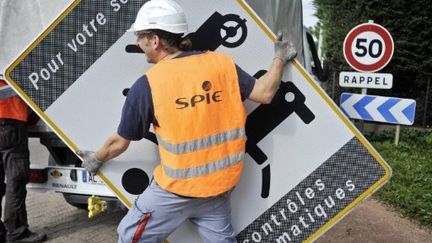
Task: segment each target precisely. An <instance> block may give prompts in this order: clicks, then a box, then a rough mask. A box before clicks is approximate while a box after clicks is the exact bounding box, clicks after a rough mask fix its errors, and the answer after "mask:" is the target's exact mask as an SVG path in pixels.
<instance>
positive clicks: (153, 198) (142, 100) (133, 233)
mask: <svg viewBox="0 0 432 243" xmlns="http://www.w3.org/2000/svg"><path fill="white" fill-rule="evenodd" d="M130 31H133V32H135V34H136V35H137V45H138V46H139V47H140V48H141V49H142V50H143V51H144V53H145V55H146V57H147V61H148V62H149V63H154V64H155V65H154V66H153V67H152V68H151V69H150V70H148V71H147V73H146V74H145V75H143V76H142V77H141V78H140V79H138V80H137V81H136V82H135V84H134V85H133V86H132V87H131V89H130V91H129V93H128V95H127V99H126V102H125V105H124V107H123V112H122V117H121V122H120V125H119V128H118V130H117V132H116V133H114V134H113V135H112V136H111V137H110V138H108V140H107V141H106V142H105V144H104V145H103V146H102V147H101V148H100V149H99V150H98V151H96V152H91V151H79V152H78V154H79V155H81V156H82V157H83V159H84V161H83V166H84V167H86V169H87V170H88V171H90V172H96V171H97V170H98V169H99V168H100V167H101V166H102V164H103V162H105V161H107V160H110V159H112V158H115V157H117V156H118V155H120V154H121V153H123V152H124V151H125V150H126V149H127V148H128V146H129V143H130V141H132V140H140V139H142V138H143V137H144V136H145V135H146V134H148V129H149V127H150V125H151V124H152V125H153V128H154V131H155V133H156V136H157V140H158V144H159V153H160V157H161V163H160V165H159V166H157V168H156V169H155V171H154V181H153V182H152V183H151V185H150V186H149V188H147V189H146V190H145V191H144V193H143V194H142V195H140V196H139V198H138V199H137V200H136V202H135V204H134V206H133V207H132V208H131V209H130V210H129V212H128V214H127V215H126V216H125V217H124V218H123V220H122V222H121V223H120V225H119V227H118V233H119V242H162V241H163V240H164V239H166V238H167V237H168V236H169V234H170V233H172V232H173V231H174V230H175V229H176V228H177V227H179V226H180V225H181V224H182V223H183V222H184V221H185V220H190V221H191V222H192V223H193V224H194V225H196V226H197V229H198V232H199V233H200V235H201V237H202V238H203V240H204V241H205V242H236V239H235V233H234V230H233V227H232V225H231V208H230V203H229V198H230V197H229V196H230V193H231V190H232V189H233V188H234V186H235V185H236V184H237V182H238V181H239V179H240V175H241V172H242V167H243V158H244V154H245V143H246V135H245V123H246V117H247V114H246V111H245V108H244V105H243V100H245V99H246V98H247V99H250V100H252V101H255V102H259V103H270V102H271V101H272V98H273V96H274V95H275V93H276V91H277V89H278V88H279V84H280V81H281V78H282V72H283V68H284V66H285V64H286V63H287V62H288V61H289V60H291V59H292V58H294V57H295V55H296V52H295V49H294V48H293V46H292V44H291V43H290V42H289V41H288V40H287V39H283V38H282V36H279V38H278V40H277V41H276V42H275V51H276V55H275V58H274V59H273V62H272V64H271V67H270V69H269V71H268V72H267V73H266V74H265V75H264V76H262V77H261V78H259V79H258V80H255V78H253V77H251V76H250V75H249V74H247V73H245V72H244V71H243V70H242V69H241V68H240V67H238V66H237V65H236V64H235V63H234V61H233V59H232V58H231V57H229V56H226V55H223V54H220V53H216V52H210V51H207V52H198V51H187V49H188V45H187V40H185V39H183V38H182V36H183V34H185V33H186V32H187V23H186V17H185V15H184V12H183V9H182V8H181V7H180V5H178V4H177V3H176V2H174V1H172V0H151V1H148V2H147V3H145V4H144V5H143V7H142V8H141V9H140V11H139V12H138V15H137V18H136V21H135V23H134V24H133V26H132V28H131V30H130Z"/></svg>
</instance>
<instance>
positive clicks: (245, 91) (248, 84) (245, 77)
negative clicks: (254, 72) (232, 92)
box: [236, 65, 256, 101]
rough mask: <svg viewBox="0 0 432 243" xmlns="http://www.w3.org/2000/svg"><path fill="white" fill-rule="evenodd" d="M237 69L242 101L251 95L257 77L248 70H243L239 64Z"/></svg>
mask: <svg viewBox="0 0 432 243" xmlns="http://www.w3.org/2000/svg"><path fill="white" fill-rule="evenodd" d="M236 70H237V76H238V80H239V85H240V94H241V99H242V101H244V100H246V99H247V98H248V97H249V95H250V93H251V92H252V89H253V87H254V85H255V81H256V79H255V78H254V77H252V76H250V75H249V74H248V73H247V72H245V71H243V69H241V68H240V67H239V66H237V65H236Z"/></svg>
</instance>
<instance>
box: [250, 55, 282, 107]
mask: <svg viewBox="0 0 432 243" xmlns="http://www.w3.org/2000/svg"><path fill="white" fill-rule="evenodd" d="M284 66H285V63H284V62H283V60H281V59H279V58H274V59H273V61H272V64H271V66H270V69H269V70H268V71H267V73H265V74H264V75H263V76H262V77H260V78H259V79H258V80H257V82H260V84H259V85H260V86H262V90H261V91H262V93H263V94H264V97H265V99H264V103H270V102H271V101H272V100H273V97H274V95H275V94H276V92H277V90H278V89H279V85H280V82H281V79H282V74H283V69H284Z"/></svg>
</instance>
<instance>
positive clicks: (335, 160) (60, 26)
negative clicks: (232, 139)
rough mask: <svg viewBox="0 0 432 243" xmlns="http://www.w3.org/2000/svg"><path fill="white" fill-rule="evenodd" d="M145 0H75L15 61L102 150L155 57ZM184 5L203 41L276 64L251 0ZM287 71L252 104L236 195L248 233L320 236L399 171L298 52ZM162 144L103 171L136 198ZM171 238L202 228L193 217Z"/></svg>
mask: <svg viewBox="0 0 432 243" xmlns="http://www.w3.org/2000/svg"><path fill="white" fill-rule="evenodd" d="M144 2H145V1H144V0H142V1H138V0H137V1H123V0H118V1H117V0H111V1H102V0H100V1H96V0H82V1H75V2H73V3H72V4H71V5H70V6H69V8H68V9H67V10H66V11H65V12H64V13H63V14H62V15H61V16H60V17H59V18H58V19H57V20H56V21H55V22H54V23H53V24H52V25H51V26H50V27H49V28H48V29H47V30H46V31H45V32H44V33H43V34H42V35H41V36H40V37H39V38H38V39H37V40H36V41H35V42H34V43H33V44H32V45H31V46H30V47H29V48H28V49H27V50H25V51H24V52H23V54H22V55H21V56H20V57H19V58H18V59H17V60H16V61H15V62H14V63H13V64H12V65H11V66H10V67H9V68H8V69H7V72H6V78H7V80H8V82H9V83H10V84H11V85H12V86H13V87H14V89H15V90H17V91H18V92H19V95H20V96H21V97H23V98H24V99H25V100H26V101H27V102H28V103H29V104H30V105H31V106H32V108H33V109H34V110H36V111H37V112H38V114H39V115H40V116H41V117H42V118H43V119H44V120H45V121H46V122H47V124H49V125H50V126H51V127H52V128H53V130H54V131H55V132H56V133H57V134H58V135H59V136H60V137H61V138H62V139H63V140H64V141H65V142H66V144H67V145H68V146H69V147H70V148H71V149H72V150H74V151H76V150H77V149H78V148H80V149H87V150H95V149H97V148H98V147H99V146H100V145H101V144H102V142H104V140H105V139H106V138H107V137H108V136H109V135H110V134H112V133H113V132H115V131H116V129H117V125H118V123H119V119H120V115H121V108H122V105H123V103H124V101H125V94H126V93H127V89H128V88H129V87H130V86H131V85H132V84H133V82H134V81H135V80H136V79H137V78H138V77H140V76H141V75H143V73H144V72H145V71H146V70H147V69H148V68H149V67H150V65H148V64H147V63H146V61H145V60H146V59H145V57H144V55H143V54H142V53H136V51H137V50H136V48H134V46H133V45H134V43H135V37H134V35H133V34H132V33H126V29H128V28H129V27H130V25H131V24H132V22H133V21H134V18H135V15H136V13H137V11H138V9H139V7H140V6H141V5H142V4H143V3H144ZM179 3H180V4H181V5H182V6H183V7H184V9H185V11H186V15H187V16H188V21H189V23H190V31H191V33H190V36H191V37H192V39H194V41H195V43H194V45H195V47H197V48H198V49H203V50H205V49H207V50H216V51H219V52H224V53H227V54H230V55H232V56H233V57H234V58H235V60H236V63H237V64H238V65H239V66H240V67H242V68H243V69H244V70H246V71H247V72H249V73H250V74H252V75H255V76H256V77H259V76H260V75H263V74H264V73H265V70H267V68H268V67H269V64H270V62H271V60H272V58H273V56H274V50H273V41H274V39H275V37H274V34H273V33H271V31H269V29H268V28H267V27H266V26H265V25H264V24H263V23H262V22H261V21H260V20H259V18H258V17H257V16H255V15H254V13H253V11H251V10H250V9H249V7H248V6H247V5H246V3H245V2H244V1H243V0H238V1H234V0H208V1H196V0H179ZM282 81H283V83H282V84H281V87H280V90H279V92H278V94H277V95H276V97H275V99H274V101H273V103H272V104H270V105H257V104H255V103H252V102H246V106H247V109H248V112H249V116H248V120H247V125H246V126H247V136H248V142H247V156H246V159H245V160H246V161H245V168H244V173H243V176H242V178H241V181H240V183H239V185H238V186H237V187H236V188H235V190H234V192H233V196H232V208H233V210H232V214H233V215H232V216H233V222H234V227H235V230H236V231H237V233H238V236H237V237H238V240H239V242H299V241H304V240H307V241H310V240H313V239H316V238H317V237H318V236H319V235H320V234H322V233H323V232H324V231H325V230H327V229H328V228H329V227H330V226H332V225H334V224H335V223H336V222H337V221H338V220H339V219H340V218H341V217H343V216H344V215H346V214H347V212H348V211H349V210H351V209H352V208H353V207H354V206H355V205H357V204H358V203H359V202H360V201H361V200H362V199H364V198H365V197H366V196H368V195H369V194H371V193H372V192H373V191H375V190H376V189H377V188H379V187H380V186H381V185H383V183H384V182H385V181H386V180H387V179H388V178H389V177H390V174H391V171H390V168H389V167H388V165H387V164H386V163H385V161H384V160H383V159H382V158H381V157H380V156H379V154H378V153H377V152H376V151H375V150H374V149H373V148H372V146H371V145H370V144H369V143H368V142H367V141H366V139H365V138H364V137H363V136H362V135H361V134H360V133H359V132H358V131H357V129H356V128H355V127H354V126H353V125H352V124H351V123H350V122H349V120H348V119H347V118H346V117H345V116H344V115H343V113H342V112H341V111H340V110H339V108H338V107H337V105H335V104H334V103H333V101H332V100H331V99H330V98H329V97H328V96H327V95H326V94H325V93H324V91H323V90H322V89H321V88H320V87H319V86H318V85H317V84H316V82H314V81H313V80H312V79H311V77H310V76H309V75H308V74H307V73H306V71H305V70H304V69H303V68H302V67H301V66H300V65H299V64H298V62H297V61H292V63H290V64H289V65H287V68H286V71H285V74H284V76H283V80H282ZM167 88H169V87H167ZM228 117H229V115H227V118H228ZM156 149H157V148H156V145H155V144H154V137H152V136H150V137H149V138H148V139H143V140H142V141H139V142H134V143H132V144H131V146H130V148H129V150H128V151H127V152H126V153H125V154H122V155H121V156H120V157H119V158H117V159H115V160H113V161H110V162H108V163H107V164H106V165H104V167H103V168H102V170H101V171H100V173H99V175H100V176H101V178H103V180H104V182H105V183H106V184H107V185H108V186H109V187H110V188H111V189H112V190H113V192H114V193H115V194H116V195H117V196H118V197H119V199H120V200H121V201H122V202H123V203H124V204H125V205H127V206H131V205H132V203H133V201H134V199H135V198H136V197H137V195H139V194H140V193H141V192H142V191H143V190H145V189H146V187H147V186H148V183H149V180H150V178H151V174H152V170H153V168H154V167H155V165H156V164H157V163H158V160H159V158H158V156H157V152H156ZM168 240H169V241H170V242H199V237H198V234H197V233H196V232H195V230H194V229H193V227H191V225H184V226H182V227H181V228H180V229H178V230H177V231H176V232H174V233H173V234H172V235H171V236H170V237H169V239H168Z"/></svg>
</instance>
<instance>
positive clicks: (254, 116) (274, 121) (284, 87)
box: [122, 12, 315, 198]
mask: <svg viewBox="0 0 432 243" xmlns="http://www.w3.org/2000/svg"><path fill="white" fill-rule="evenodd" d="M247 33H248V31H247V25H246V19H242V18H241V17H240V16H238V15H236V14H227V15H221V14H220V13H219V12H215V13H213V14H212V15H211V16H210V17H209V18H208V19H207V20H206V21H205V22H204V23H203V24H202V25H201V26H200V27H199V28H198V29H197V31H195V32H193V33H190V34H188V35H187V37H188V38H190V39H191V41H192V47H193V48H192V49H193V50H197V51H206V50H210V51H214V50H216V49H217V48H218V47H220V46H221V45H222V46H225V47H228V48H236V47H238V46H240V45H241V44H243V42H244V41H245V40H246V38H247ZM126 52H128V53H143V52H142V50H141V49H140V48H139V47H138V46H136V45H128V46H126ZM266 72H267V71H266V70H260V71H258V72H257V73H256V74H255V75H254V77H255V78H257V79H258V78H260V77H261V76H263V75H264V74H265V73H266ZM128 90H129V89H125V90H123V94H124V95H125V96H126V95H127V92H128ZM287 97H289V98H287ZM305 101H306V97H305V96H304V95H303V93H302V92H301V91H300V90H299V89H298V88H297V87H296V86H295V84H294V83H293V82H290V81H286V82H285V81H282V82H281V85H280V87H279V90H278V91H277V93H276V95H275V97H274V99H273V101H272V102H271V103H270V104H268V105H260V106H258V107H257V108H256V109H255V110H254V111H253V112H251V113H250V114H249V115H248V117H247V121H246V135H247V142H246V152H247V153H248V154H249V155H250V156H251V157H252V159H253V160H255V162H256V163H257V164H258V165H263V164H264V163H265V162H266V161H267V159H268V158H267V155H266V154H265V153H264V152H263V151H262V150H261V149H260V148H259V147H258V145H257V144H258V143H259V142H260V141H261V140H262V139H264V138H265V137H266V136H267V135H268V134H270V132H272V131H273V130H274V129H275V128H276V127H277V126H278V125H279V124H281V123H282V122H283V121H284V120H285V119H287V118H288V117H289V116H290V115H291V114H293V113H295V114H297V116H298V117H299V118H300V119H301V120H302V121H303V122H304V123H305V124H309V123H310V122H312V121H313V120H314V119H315V115H314V114H313V113H312V111H311V110H310V109H309V108H308V107H307V106H306V104H305ZM146 139H148V140H150V141H152V142H153V143H155V144H157V139H156V136H155V134H153V133H149V135H148V137H146ZM130 170H134V173H133V174H137V171H136V170H137V169H136V168H133V169H130ZM144 173H145V172H144ZM140 174H141V176H142V173H140ZM145 176H146V178H148V176H147V175H145ZM261 177H262V186H261V197H262V198H267V197H268V196H269V192H270V181H271V174H270V163H268V164H267V165H264V167H263V168H262V174H261ZM127 181H130V180H122V183H123V184H124V185H123V186H126V185H127V186H128V187H129V188H132V186H131V185H130V182H127ZM138 181H139V180H138ZM140 183H141V182H140ZM139 186H140V190H135V189H134V190H130V191H134V193H132V194H135V195H137V194H140V193H141V192H142V191H144V190H145V188H146V187H147V185H146V186H145V187H143V185H142V184H141V185H139ZM141 190H142V191H141ZM127 191H128V190H127ZM139 191H140V193H138V192H139ZM128 192H129V191H128Z"/></svg>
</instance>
